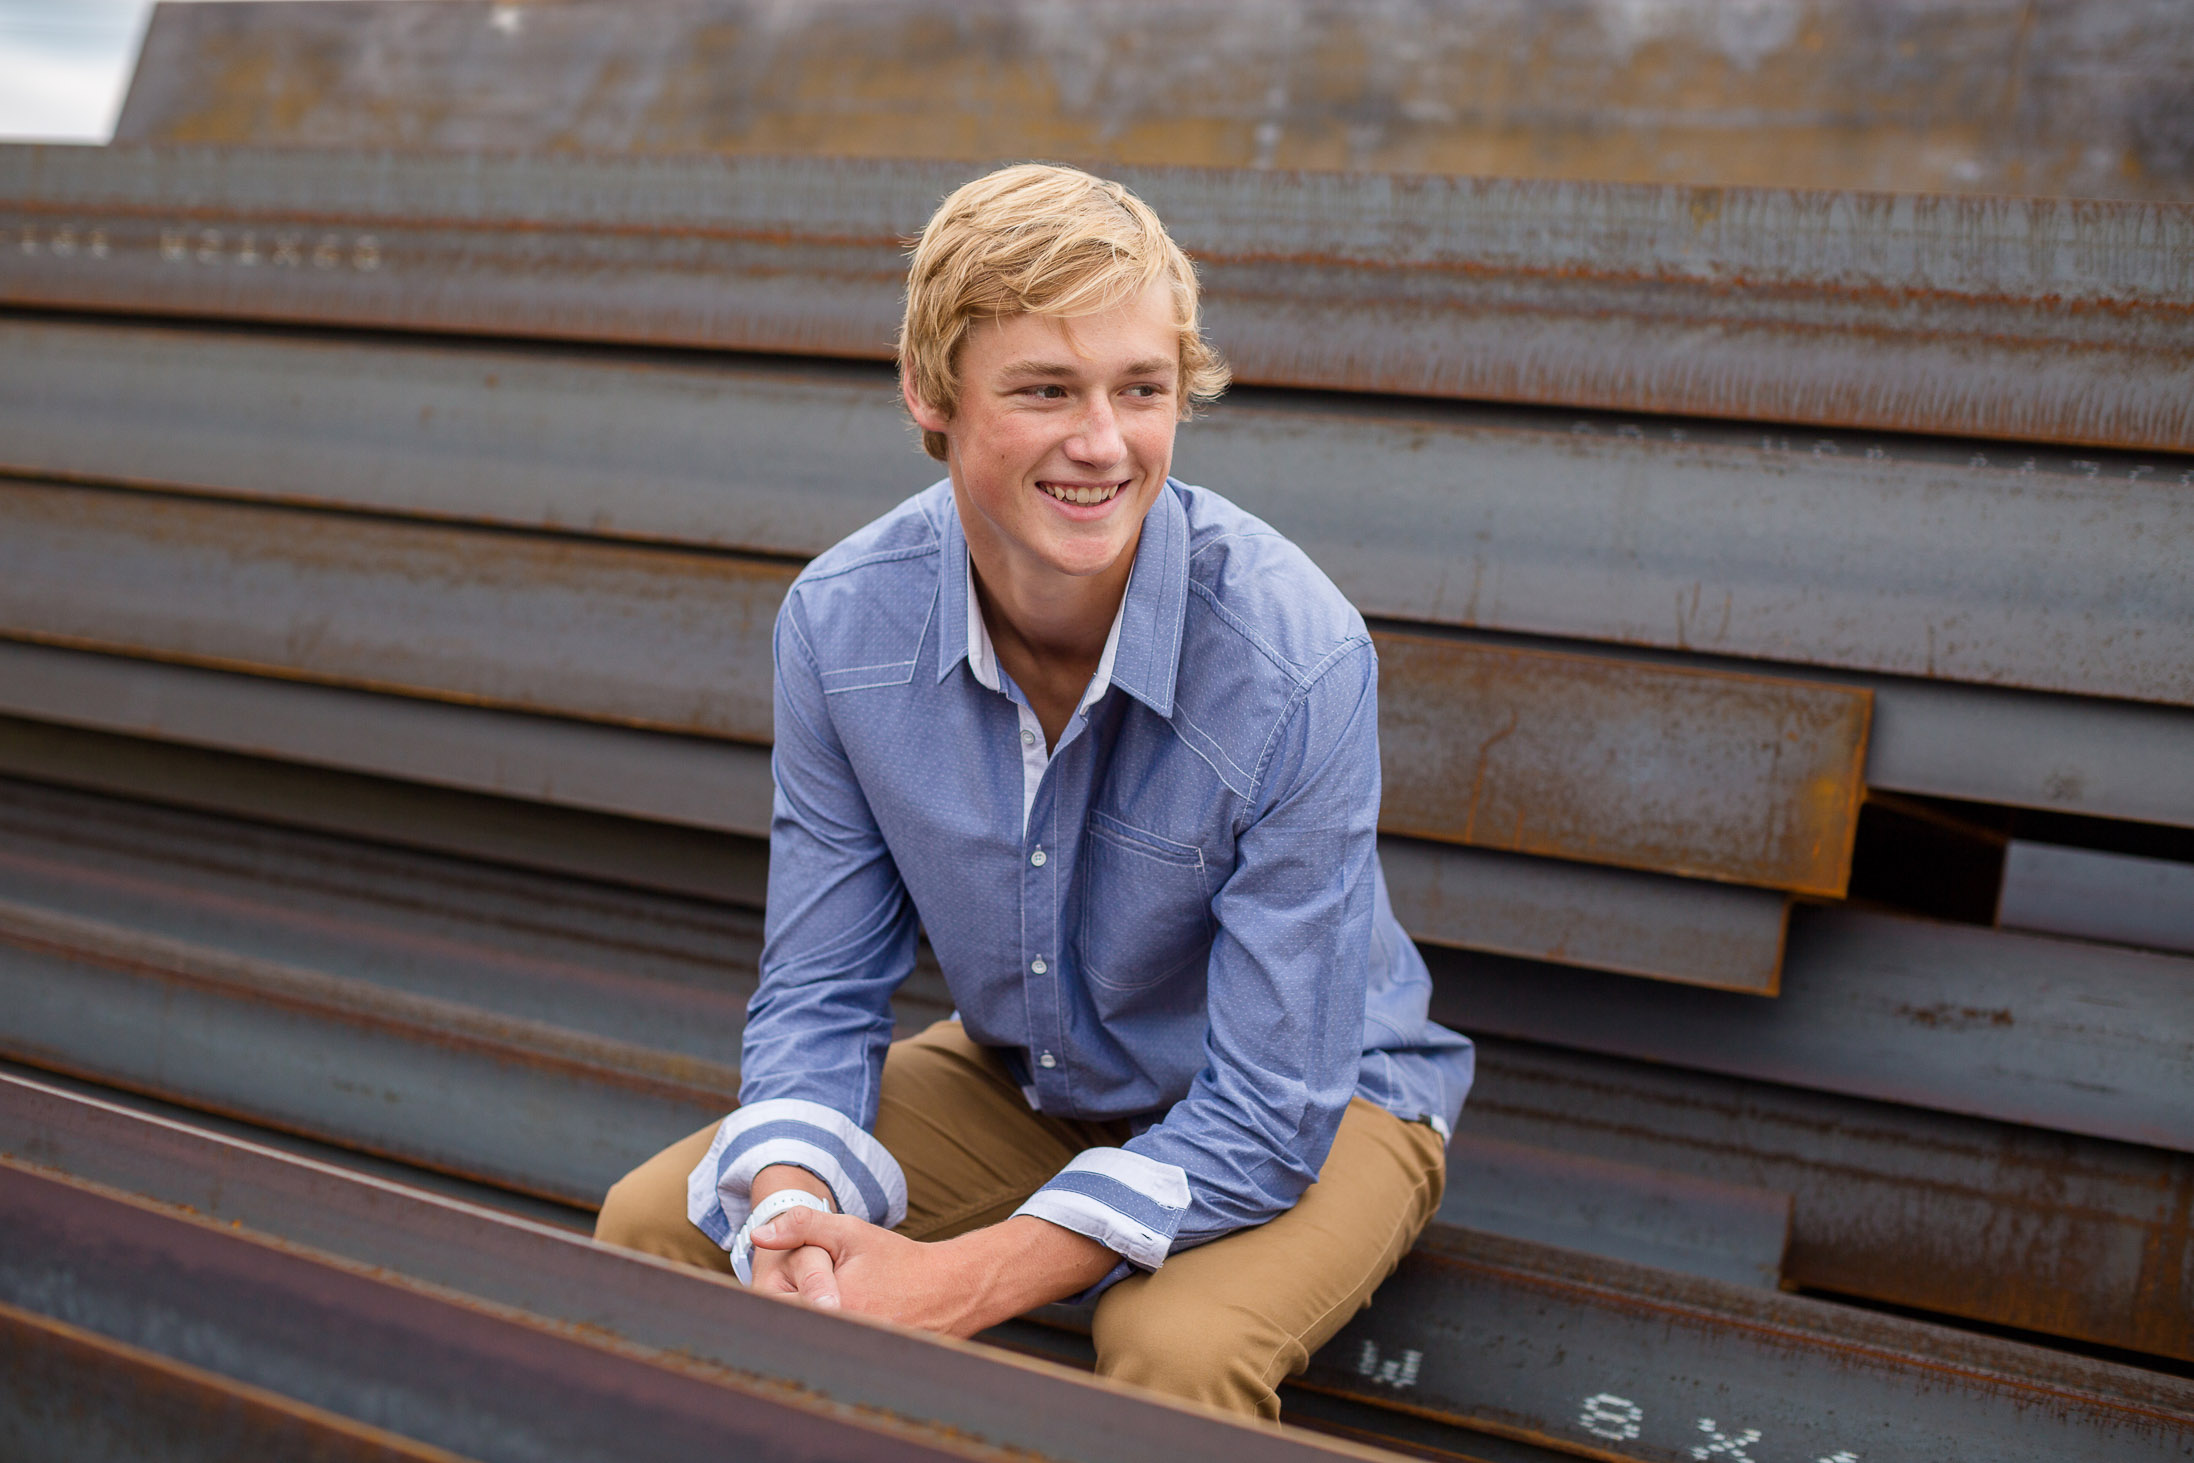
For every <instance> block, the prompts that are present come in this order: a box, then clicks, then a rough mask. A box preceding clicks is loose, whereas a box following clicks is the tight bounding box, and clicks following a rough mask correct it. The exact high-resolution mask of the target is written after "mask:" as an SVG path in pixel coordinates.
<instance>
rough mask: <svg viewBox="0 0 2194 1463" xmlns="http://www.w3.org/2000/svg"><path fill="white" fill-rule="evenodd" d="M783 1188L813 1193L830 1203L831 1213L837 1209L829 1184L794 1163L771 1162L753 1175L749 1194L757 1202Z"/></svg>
mask: <svg viewBox="0 0 2194 1463" xmlns="http://www.w3.org/2000/svg"><path fill="white" fill-rule="evenodd" d="M783 1189H799V1190H800V1191H802V1192H803V1193H809V1194H813V1195H814V1196H815V1197H816V1198H818V1199H821V1200H822V1201H823V1202H824V1203H825V1204H828V1205H830V1208H831V1212H832V1213H834V1214H835V1213H836V1212H837V1211H838V1205H837V1202H836V1201H835V1200H834V1199H833V1198H832V1197H831V1192H830V1185H829V1184H826V1183H824V1182H823V1181H822V1180H821V1179H819V1178H817V1177H816V1176H815V1175H814V1174H812V1173H809V1172H808V1171H807V1170H806V1169H804V1168H802V1167H800V1166H799V1165H798V1164H794V1163H773V1164H771V1165H770V1166H769V1167H768V1168H765V1169H763V1170H762V1171H761V1172H760V1173H758V1174H756V1175H755V1176H754V1185H753V1187H752V1189H751V1190H750V1191H749V1194H750V1197H751V1198H752V1200H753V1202H755V1203H757V1204H759V1203H761V1202H762V1201H763V1200H764V1199H767V1198H768V1197H769V1196H770V1195H772V1194H774V1193H777V1192H779V1191H780V1190H783Z"/></svg>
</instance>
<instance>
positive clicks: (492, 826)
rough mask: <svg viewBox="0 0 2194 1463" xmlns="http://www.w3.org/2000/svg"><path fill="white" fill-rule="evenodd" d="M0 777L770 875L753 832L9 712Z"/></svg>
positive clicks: (646, 883) (759, 884) (739, 894)
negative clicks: (375, 774)
mask: <svg viewBox="0 0 2194 1463" xmlns="http://www.w3.org/2000/svg"><path fill="white" fill-rule="evenodd" d="M4 662H5V657H4V656H0V663H4ZM765 775H766V774H765ZM0 777H8V778H18V779H27V780H29V781H32V782H39V783H47V784H52V785H57V786H61V787H73V788H81V789H84V790H85V791H88V792H96V793H107V794H110V795H114V796H119V797H125V798H130V799H133V800H137V801H142V802H149V803H153V804H156V805H161V806H166V807H179V808H190V809H196V810H198V811H202V812H208V813H222V814H227V815H229V816H232V817H238V818H245V819H249V820H252V821H255V822H259V823H271V824H274V825H277V826H280V827H288V828H303V829H307V830H310V831H313V832H318V833H334V834H339V835H342V836H344V837H349V838H358V839H364V840H366V841H368V842H373V843H381V844H387V845H391V846H395V847H399V848H416V849H423V850H426V851H427V852H430V853H447V854H455V855H457V856H458V857H460V858H468V859H478V860H482V861H485V862H487V863H491V864H502V865H510V866H515V867H518V868H524V869H537V870H540V871H542V872H544V873H551V874H566V875H570V876H572V877H574V878H580V879H592V880H597V881H601V882H604V883H610V884H617V885H622V886H626V887H631V888H640V889H654V890H660V891H662V892H663V893H666V894H684V895H689V896H692V897H695V898H700V899H708V900H714V901H718V902H722V903H728V904H741V905H747V906H749V907H752V908H755V909H759V908H761V907H762V901H763V898H764V896H765V894H766V892H767V885H768V880H769V844H768V841H767V840H765V839H763V838H759V837H755V836H752V835H746V834H736V833H712V832H709V831H708V830H706V829H701V828H688V827H679V826H676V825H672V824H667V823H656V822H643V821H641V820H640V819H637V818H626V817H618V816H616V815H613V814H607V813H590V812H582V811H580V810H578V809H575V808H560V807H556V806H554V805H551V804H548V803H538V802H526V801H521V800H519V799H517V798H506V797H495V796H492V795H489V794H485V793H474V792H459V791H456V790H454V789H450V788H440V787H430V786H428V785H426V784H424V783H419V782H399V781H396V780H395V779H393V778H386V777H368V776H366V775H364V774H362V773H355V772H335V771H330V770H329V769H327V768H323V767H306V766H302V765H300V764H298V763H295V762H277V761H273V760H270V759H268V758H265V757H248V756H244V755H242V754H239V753H234V752H214V751H208V750H206V749H205V748H202V747H185V746H180V745H178V744H176V743H173V742H157V741H151V740H147V739H145V738H142V737H124V736H117V735H115V734H113V733H111V732H95V731H85V730H83V729H81V728H78V727H67V726H58V725H55V724H54V723H51V722H38V721H25V720H22V719H20V718H17V717H9V716H0Z"/></svg>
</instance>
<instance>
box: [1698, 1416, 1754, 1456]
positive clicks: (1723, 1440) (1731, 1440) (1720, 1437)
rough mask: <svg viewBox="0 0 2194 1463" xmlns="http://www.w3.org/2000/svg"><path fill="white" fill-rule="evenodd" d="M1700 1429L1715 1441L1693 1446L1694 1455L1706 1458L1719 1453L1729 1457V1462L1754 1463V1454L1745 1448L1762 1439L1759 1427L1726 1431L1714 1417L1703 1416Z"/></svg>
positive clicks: (1700, 1420)
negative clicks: (1731, 1431)
mask: <svg viewBox="0 0 2194 1463" xmlns="http://www.w3.org/2000/svg"><path fill="white" fill-rule="evenodd" d="M1699 1431H1700V1432H1703V1433H1705V1434H1706V1435H1707V1436H1708V1437H1710V1438H1712V1439H1713V1441H1712V1442H1710V1443H1701V1444H1700V1445H1699V1446H1697V1447H1695V1448H1693V1449H1692V1450H1691V1456H1692V1457H1694V1458H1699V1459H1706V1458H1711V1457H1713V1456H1714V1455H1715V1454H1717V1453H1719V1454H1721V1455H1722V1456H1723V1457H1725V1458H1727V1459H1728V1460H1729V1463H1754V1460H1753V1457H1752V1455H1751V1454H1750V1453H1747V1452H1746V1451H1745V1449H1747V1448H1749V1447H1751V1446H1752V1445H1753V1444H1754V1443H1756V1442H1758V1441H1759V1440H1760V1430H1759V1429H1758V1428H1756V1427H1748V1428H1743V1429H1741V1430H1739V1431H1737V1432H1735V1433H1725V1432H1723V1431H1722V1430H1721V1428H1720V1427H1719V1426H1717V1425H1716V1423H1715V1421H1714V1419H1713V1418H1711V1417H1702V1418H1700V1419H1699Z"/></svg>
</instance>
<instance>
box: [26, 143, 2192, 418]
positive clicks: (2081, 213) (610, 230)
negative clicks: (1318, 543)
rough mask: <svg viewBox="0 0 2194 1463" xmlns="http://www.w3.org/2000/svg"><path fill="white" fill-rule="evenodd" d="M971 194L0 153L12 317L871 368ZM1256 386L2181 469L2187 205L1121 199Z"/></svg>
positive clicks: (516, 162) (1178, 193)
mask: <svg viewBox="0 0 2194 1463" xmlns="http://www.w3.org/2000/svg"><path fill="white" fill-rule="evenodd" d="M969 171H970V169H969V168H968V167H967V166H966V165H952V164H939V163H915V162H889V161H861V160H853V161H849V160H845V159H827V158H826V159H755V158H698V157H684V158H675V159H672V158H661V159H647V160H629V161H628V160H617V159H605V158H580V157H568V158H558V157H545V156H532V157H522V158H513V157H495V156H480V155H474V156H466V157H448V156H434V155H427V154H411V155H406V154H401V153H393V152H383V153H371V152H366V153H355V152H354V153H327V152H313V151H309V150H298V151H292V152H289V153H284V152H282V151H280V150H254V149H202V148H201V149H189V148H182V149H172V150H170V149H136V148H119V149H112V150H94V149H75V150H69V149H54V148H48V149H38V148H9V149H5V150H0V230H4V231H5V232H6V233H8V234H10V235H12V236H14V237H15V239H16V240H17V247H16V248H15V249H14V250H12V251H9V252H7V253H6V254H5V255H4V256H0V302H4V303H11V304H15V305H42V306H50V307H61V308H69V309H88V310H100V311H126V312H129V313H133V314H192V315H202V316H215V317H226V318H236V319H261V320H283V321H291V322H301V323H318V324H345V325H356V326H372V327H396V328H405V329H424V330H434V331H441V332H450V333H459V334H467V333H475V334H493V335H518V336H529V337H535V338H558V337H561V338H567V339H586V340H611V341H619V342H624V343H629V344H654V345H679V346H699V347H709V348H718V349H733V350H762V351H784V352H792V353H798V354H821V355H841V356H857V357H869V358H879V357H883V356H885V355H887V354H888V342H889V340H890V338H891V331H892V328H893V326H894V324H895V323H896V321H897V318H898V313H899V294H900V287H901V277H902V271H903V268H904V265H903V260H902V258H901V255H900V250H899V240H900V239H901V238H903V237H905V236H907V235H909V234H911V233H913V232H914V231H916V230H918V229H919V227H920V226H921V224H922V222H923V220H924V219H925V218H926V217H927V215H928V212H929V210H930V209H931V208H932V207H933V206H934V204H935V201H936V200H937V199H938V198H939V197H941V196H942V195H943V194H944V193H946V192H948V191H949V190H950V189H951V188H952V187H953V186H954V185H956V184H957V183H958V182H960V181H961V180H962V179H963V178H964V177H965V175H966V174H967V173H968V172H969ZM1122 176H1123V179H1124V180H1125V181H1126V182H1128V183H1129V184H1130V185H1131V186H1134V187H1135V188H1136V189H1137V190H1138V191H1139V192H1141V193H1143V194H1144V195H1145V196H1146V197H1147V198H1148V199H1149V201H1150V202H1151V203H1152V204H1153V205H1154V206H1156V207H1157V209H1158V210H1159V212H1160V213H1161V214H1162V215H1164V216H1165V217H1166V218H1167V219H1168V220H1169V226H1170V227H1171V229H1172V230H1173V232H1174V234H1175V235H1176V237H1177V238H1178V239H1179V240H1180V242H1181V244H1182V245H1183V247H1185V248H1186V249H1187V250H1188V251H1189V252H1190V253H1191V254H1193V255H1195V256H1196V257H1197V259H1198V261H1199V263H1200V265H1201V268H1202V272H1203V278H1204V280H1205V283H1206V290H1207V298H1208V301H1209V307H1210V313H1209V321H1210V329H1211V333H1212V335H1213V337H1214V339H1215V340H1216V341H1217V343H1218V344H1219V345H1220V346H1221V347H1222V348H1223V349H1224V350H1225V351H1226V353H1227V354H1228V356H1229V357H1230V359H1231V360H1232V361H1233V363H1234V365H1235V367H1236V370H1237V372H1238V374H1239V376H1240V378H1241V379H1242V380H1244V381H1246V382H1251V383H1256V384H1263V385H1286V386H1308V387H1319V388H1332V389H1340V390H1349V391H1370V392H1401V393H1408V394H1413V395H1427V396H1447V397H1468V398H1477V399H1495V400H1506V401H1522V402H1535V403H1540V404H1548V405H1562V406H1582V407H1601V408H1609V409H1619V410H1635V411H1650V412H1658V413H1677V414H1683V415H1697V416H1715V417H1730V418H1738V419H1744V420H1765V421H1781V422H1802V423H1807V424H1811V425H1817V426H1846V427H1871V428H1880V429H1887V430H1895V431H1927V432H1934V433H1946V434H1950V435H1955V436H1974V435H1979V436H1991V437H2004V438H2011V439H2017V440H2027V441H2054V442H2062V443H2078V444H2086V445H2091V446H2104V445H2116V446H2120V447H2130V448H2139V449H2143V450H2159V451H2182V452H2183V451H2186V450H2188V449H2189V448H2194V405H2189V402H2190V401H2194V341H2190V338H2189V336H2190V333H2189V330H2188V318H2189V312H2190V311H2194V272H2190V271H2194V264H2190V263H2189V260H2190V259H2194V248H2190V243H2194V210H2190V209H2188V208H2186V207H2184V206H2177V205H2164V204H2154V205H2151V204H2136V203H2094V202H2083V203H2078V204H2072V203H2059V202H2052V201H2047V200H2035V199H2014V198H1985V199H1957V198H1943V197H1925V196H1898V195H1888V194H1873V195H1869V194H1848V193H1813V194H1806V193H1792V192H1780V191H1770V190H1745V189H1721V188H1678V187H1648V186H1625V185H1618V184H1580V183H1540V182H1510V181H1504V180H1486V179H1447V178H1423V177H1415V178H1396V177H1388V176H1379V175H1371V174H1308V173H1278V172H1256V171H1238V172H1220V171H1200V170H1191V169H1168V170H1141V171H1137V170H1129V171H1127V172H1125V173H1123V174H1122Z"/></svg>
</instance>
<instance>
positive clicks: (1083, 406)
mask: <svg viewBox="0 0 2194 1463" xmlns="http://www.w3.org/2000/svg"><path fill="white" fill-rule="evenodd" d="M1180 351H1181V345H1180V334H1179V328H1178V327H1177V326H1176V324H1175V323H1174V307H1173V300H1172V297H1171V294H1170V293H1169V290H1168V288H1167V286H1166V285H1165V283H1164V282H1162V281H1161V282H1157V283H1153V284H1152V285H1150V286H1149V287H1148V288H1146V289H1144V290H1143V291H1142V292H1141V293H1140V294H1137V295H1134V296H1131V297H1130V298H1129V299H1127V300H1125V301H1123V302H1122V303H1120V304H1118V305H1115V306H1113V307H1112V308H1111V309H1109V310H1105V311H1102V312H1100V313H1098V314H1094V315H1082V316H1075V317H1071V318H1067V319H1059V318H1055V317H1051V316H1044V315H1014V316H1008V317H1007V318H1005V319H1002V320H985V321H982V322H980V323H978V324H977V325H975V326H974V327H973V328H972V329H971V330H969V332H968V334H967V338H966V340H965V341H964V342H962V344H961V347H960V351H959V357H958V361H957V365H958V368H959V380H960V392H959V398H960V399H959V403H958V406H957V409H956V410H955V411H954V412H953V414H952V415H951V416H950V417H945V416H943V415H941V414H940V413H939V412H937V411H936V410H935V409H934V408H932V407H930V406H929V405H928V404H926V403H924V402H923V401H921V400H920V399H919V398H917V397H916V396H915V395H914V391H913V388H912V386H911V385H909V386H907V387H906V397H907V410H908V411H909V413H911V414H912V415H913V417H914V420H915V423H916V424H917V425H919V426H920V427H922V428H923V429H924V430H926V431H933V432H942V433H943V434H944V435H945V438H946V440H947V442H948V444H949V449H948V456H947V463H948V465H949V466H950V468H951V471H952V489H953V497H954V499H955V501H956V502H957V503H958V505H959V509H960V521H961V524H962V527H963V528H964V530H965V532H966V534H967V539H968V549H969V552H970V554H971V555H972V556H973V557H974V559H975V564H976V569H977V572H978V574H980V575H981V576H982V578H983V580H984V581H985V583H986V584H989V585H993V586H995V587H997V588H999V589H1006V587H1007V586H1008V585H1011V586H1013V589H1012V590H1008V591H1007V592H1008V593H1009V594H1010V593H1013V590H1020V591H1023V592H1031V591H1033V592H1035V593H1037V594H1039V595H1041V594H1042V593H1043V592H1044V589H1043V586H1044V582H1045V581H1046V580H1052V581H1053V583H1054V584H1056V579H1055V578H1054V576H1066V577H1068V578H1072V579H1089V578H1092V577H1094V578H1097V579H1100V580H1103V579H1105V578H1107V577H1111V578H1113V579H1114V580H1115V581H1116V583H1115V585H1114V587H1115V588H1116V587H1117V584H1121V583H1125V582H1126V578H1127V571H1128V567H1129V565H1130V564H1132V563H1133V555H1134V552H1135V545H1136V541H1137V538H1138V537H1139V535H1140V532H1141V529H1142V522H1143V515H1144V513H1146V512H1147V511H1149V508H1150V505H1151V503H1152V502H1153V501H1155V500H1156V498H1157V496H1158V491H1159V489H1160V488H1162V487H1164V485H1165V480H1166V473H1167V472H1168V470H1169V469H1170V468H1171V466H1172V462H1173V430H1174V425H1175V423H1176V422H1177V421H1178V419H1179V417H1180V412H1181V401H1180V374H1181V366H1180ZM1058 588H1061V589H1065V588H1067V586H1064V585H1060V586H1058ZM1070 592H1071V591H1070Z"/></svg>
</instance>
